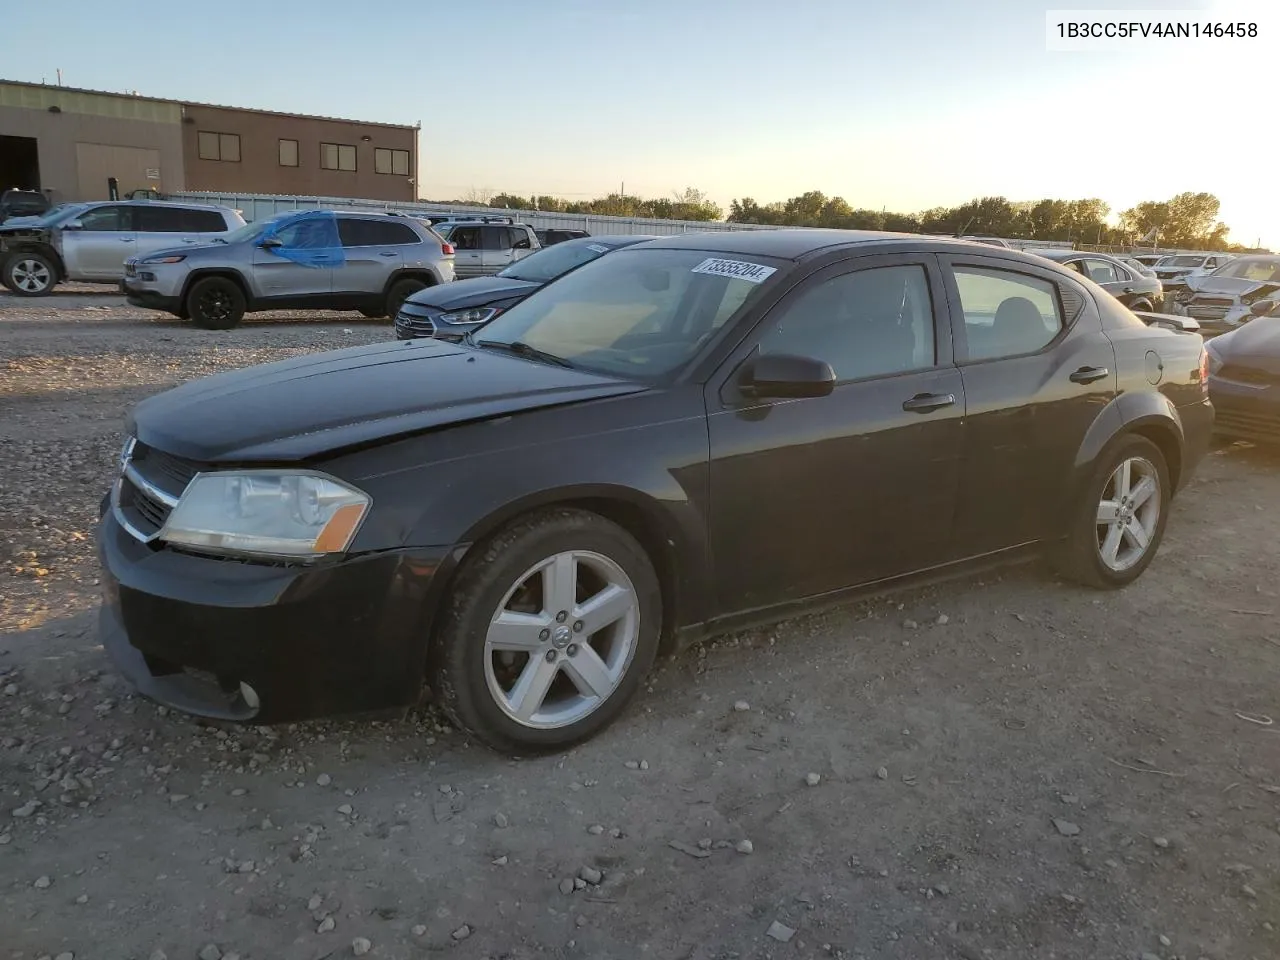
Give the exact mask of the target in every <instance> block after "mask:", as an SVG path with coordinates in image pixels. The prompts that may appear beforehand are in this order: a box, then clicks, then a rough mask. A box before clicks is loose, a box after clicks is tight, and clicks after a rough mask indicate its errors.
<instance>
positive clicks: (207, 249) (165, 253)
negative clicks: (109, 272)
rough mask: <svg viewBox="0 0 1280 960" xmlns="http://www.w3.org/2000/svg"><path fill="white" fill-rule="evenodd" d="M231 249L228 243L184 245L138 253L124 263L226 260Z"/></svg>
mask: <svg viewBox="0 0 1280 960" xmlns="http://www.w3.org/2000/svg"><path fill="white" fill-rule="evenodd" d="M230 249H231V244H228V243H184V244H183V245H182V246H180V247H165V248H164V249H163V250H152V251H150V252H148V253H140V254H138V255H137V256H134V257H130V258H129V259H128V260H126V261H125V263H129V262H130V261H132V262H133V263H138V262H139V261H141V260H155V259H159V258H161V257H185V258H186V259H188V260H193V259H196V258H198V257H217V258H218V259H220V260H222V259H226V257H227V255H228V254H227V251H228V250H230Z"/></svg>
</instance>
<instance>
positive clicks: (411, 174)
mask: <svg viewBox="0 0 1280 960" xmlns="http://www.w3.org/2000/svg"><path fill="white" fill-rule="evenodd" d="M417 168H418V129H417V127H416V126H406V125H398V124H385V123H367V122H362V121H357V120H336V119H332V118H327V117H309V116H303V115H299V114H286V113H273V112H270V111H265V110H247V109H241V108H238V107H219V106H212V105H209V104H199V103H186V102H182V101H177V100H161V99H155V98H151V97H141V96H136V95H129V94H117V93H106V92H102V91H94V90H76V89H72V88H70V87H60V86H51V85H47V84H35V83H19V82H14V81H8V80H0V189H6V188H8V187H21V188H26V189H39V190H43V191H44V192H45V193H47V194H48V195H49V197H50V199H51V200H52V201H53V202H55V203H57V202H61V201H65V200H105V199H107V198H108V197H109V196H110V189H111V186H110V184H111V181H112V180H114V181H115V186H116V189H117V190H118V191H119V194H120V195H124V194H126V193H128V192H130V191H133V190H145V189H151V190H156V191H159V192H162V193H175V192H180V191H192V190H209V191H216V192H220V193H235V192H244V193H274V194H290V195H295V196H327V197H359V198H364V199H370V200H389V201H412V200H414V199H416V197H417V188H416V184H417Z"/></svg>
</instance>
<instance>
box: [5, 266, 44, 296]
mask: <svg viewBox="0 0 1280 960" xmlns="http://www.w3.org/2000/svg"><path fill="white" fill-rule="evenodd" d="M9 280H10V281H11V282H12V283H13V285H14V286H15V287H16V288H17V289H19V290H21V291H23V292H24V293H41V292H43V291H45V290H47V289H48V288H49V284H50V283H52V282H53V274H52V273H51V272H50V270H49V268H48V267H47V266H46V265H45V264H43V263H42V262H40V261H39V260H18V261H17V262H16V263H14V264H13V266H12V267H11V268H10V269H9Z"/></svg>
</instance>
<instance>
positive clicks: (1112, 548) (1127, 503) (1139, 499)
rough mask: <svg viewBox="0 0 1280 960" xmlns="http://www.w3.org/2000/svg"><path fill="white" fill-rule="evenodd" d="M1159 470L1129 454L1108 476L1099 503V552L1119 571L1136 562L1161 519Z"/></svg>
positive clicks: (1108, 564)
mask: <svg viewBox="0 0 1280 960" xmlns="http://www.w3.org/2000/svg"><path fill="white" fill-rule="evenodd" d="M1160 510H1161V502H1160V474H1159V472H1158V471H1157V470H1156V468H1155V465H1154V464H1153V463H1151V461H1150V460H1147V459H1145V458H1143V457H1129V458H1128V459H1126V460H1123V461H1121V463H1120V465H1119V466H1118V467H1116V469H1115V470H1114V471H1113V472H1112V474H1111V476H1110V477H1109V478H1107V482H1106V484H1105V485H1104V486H1103V488H1102V499H1101V500H1100V501H1099V503H1098V515H1097V544H1098V555H1099V556H1100V557H1101V558H1102V562H1103V564H1104V565H1105V566H1107V567H1108V568H1109V569H1111V570H1113V571H1115V572H1117V573H1120V572H1123V571H1125V570H1128V569H1130V568H1131V567H1133V566H1134V565H1135V564H1136V563H1138V562H1139V561H1140V560H1141V559H1142V558H1143V557H1144V556H1146V554H1147V551H1148V550H1149V549H1150V548H1151V543H1152V541H1153V540H1154V539H1155V534H1156V529H1157V527H1158V526H1159V523H1160Z"/></svg>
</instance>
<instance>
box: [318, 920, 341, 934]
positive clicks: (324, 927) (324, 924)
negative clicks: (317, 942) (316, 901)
mask: <svg viewBox="0 0 1280 960" xmlns="http://www.w3.org/2000/svg"><path fill="white" fill-rule="evenodd" d="M337 925H338V922H337V921H336V920H334V919H333V917H325V918H324V919H323V920H321V921H320V926H318V927H316V933H328V932H329V931H330V930H332V929H333V928H334V927H336V926H337Z"/></svg>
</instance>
